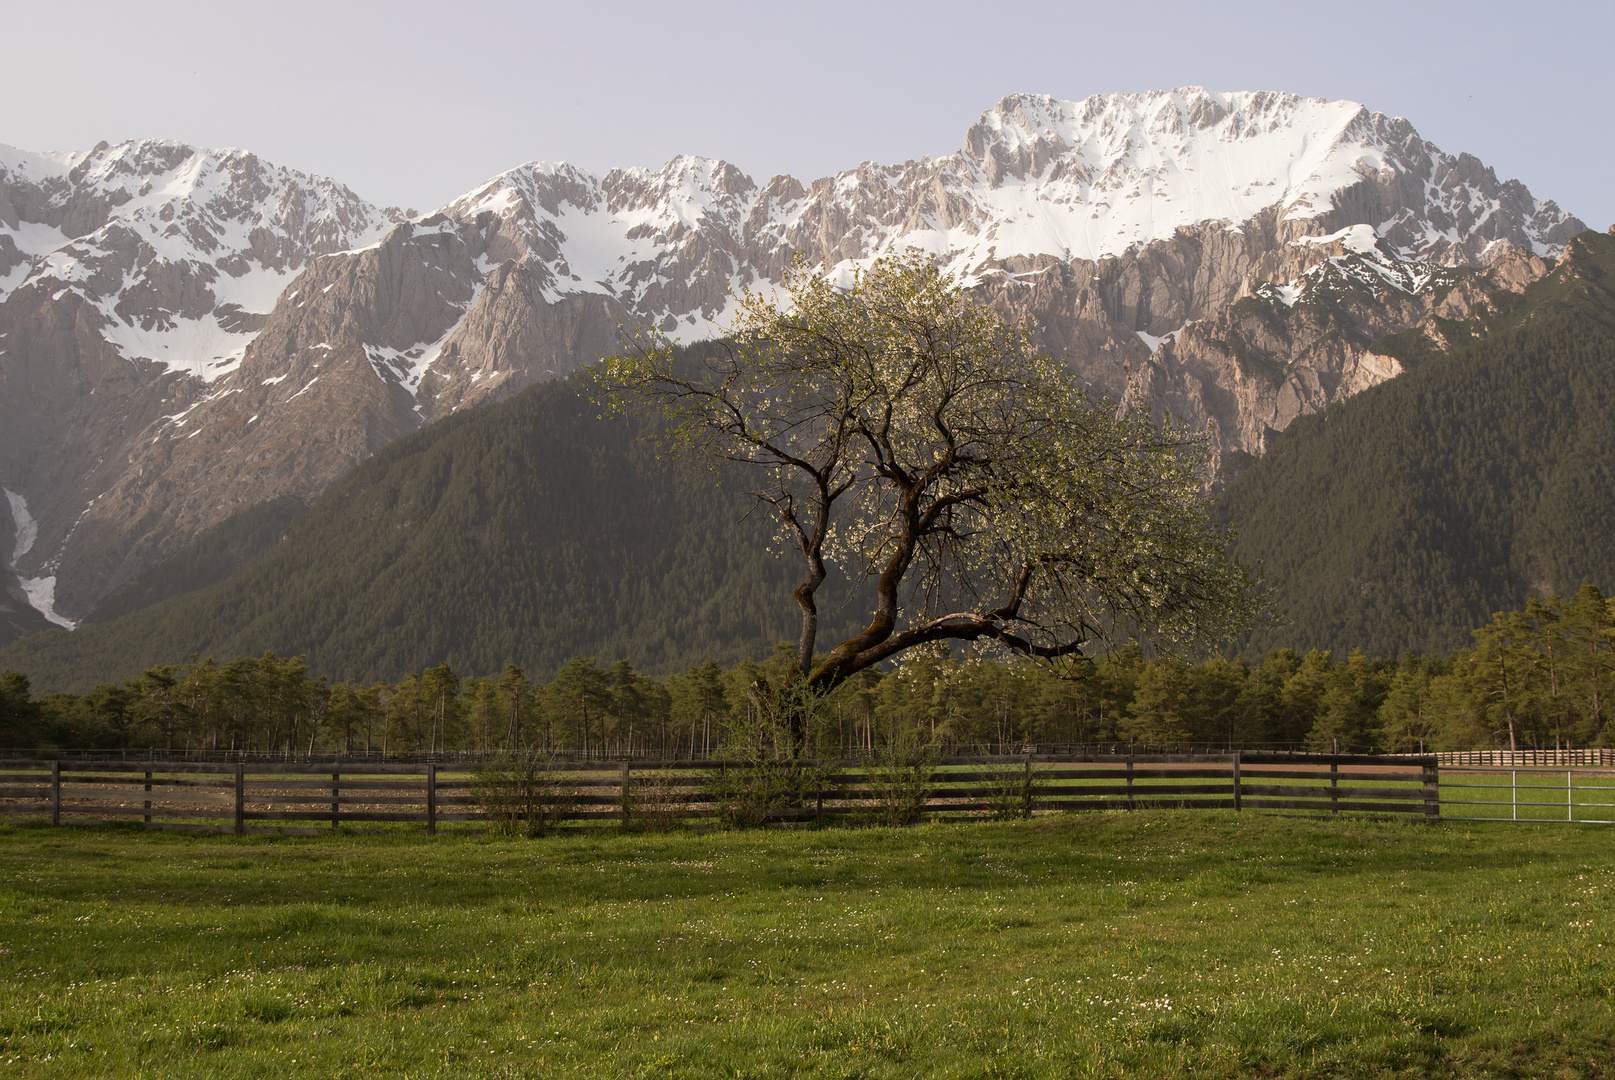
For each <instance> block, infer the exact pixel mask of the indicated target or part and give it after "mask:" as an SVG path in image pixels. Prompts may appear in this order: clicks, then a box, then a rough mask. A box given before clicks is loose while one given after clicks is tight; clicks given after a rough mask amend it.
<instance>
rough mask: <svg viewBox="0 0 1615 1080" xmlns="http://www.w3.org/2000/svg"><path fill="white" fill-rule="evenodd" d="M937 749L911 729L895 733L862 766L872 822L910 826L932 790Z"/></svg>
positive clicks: (933, 788)
mask: <svg viewBox="0 0 1615 1080" xmlns="http://www.w3.org/2000/svg"><path fill="white" fill-rule="evenodd" d="M939 756H940V755H939V753H938V748H937V746H936V745H935V744H934V743H927V742H924V741H923V736H922V735H921V734H920V733H919V732H918V731H914V730H912V729H910V730H906V731H898V732H895V733H894V734H893V735H892V737H891V738H889V739H888V740H887V741H886V742H885V743H884V744H883V745H882V746H881V747H880V749H879V750H878V751H877V752H876V753H875V756H874V757H873V758H871V759H870V760H869V761H868V763H867V764H866V765H865V766H864V777H865V783H866V784H867V785H868V787H869V795H870V802H871V803H872V806H871V808H870V813H869V816H868V821H869V823H870V824H873V825H886V826H898V825H912V824H914V823H915V822H917V821H919V820H920V819H921V818H922V817H923V816H924V814H925V808H926V806H927V804H929V802H930V801H931V796H932V794H933V793H934V792H935V791H936V783H935V782H934V781H933V779H932V777H933V776H934V774H935V773H936V765H937V759H938V757H939Z"/></svg>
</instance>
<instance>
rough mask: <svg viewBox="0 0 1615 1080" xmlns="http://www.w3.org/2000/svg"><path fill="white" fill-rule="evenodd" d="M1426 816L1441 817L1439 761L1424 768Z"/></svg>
mask: <svg viewBox="0 0 1615 1080" xmlns="http://www.w3.org/2000/svg"><path fill="white" fill-rule="evenodd" d="M1424 816H1425V817H1434V818H1438V817H1440V816H1441V764H1440V762H1439V761H1438V760H1432V761H1430V762H1429V763H1428V764H1427V765H1425V767H1424Z"/></svg>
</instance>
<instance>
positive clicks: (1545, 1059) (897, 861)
mask: <svg viewBox="0 0 1615 1080" xmlns="http://www.w3.org/2000/svg"><path fill="white" fill-rule="evenodd" d="M1612 929H1615V829H1611V828H1610V827H1607V826H1604V827H1598V826H1588V827H1580V826H1564V827H1552V828H1549V827H1540V826H1512V825H1460V824H1452V823H1441V824H1427V823H1424V822H1420V821H1406V822H1392V823H1382V822H1374V821H1365V820H1339V821H1316V820H1296V819H1287V818H1277V817H1264V816H1259V815H1255V814H1243V815H1235V814H1233V813H1231V812H1200V813H1193V812H1164V811H1144V812H1139V813H1135V814H1119V813H1116V814H1108V813H1093V814H1068V815H1053V816H1048V817H1041V818H1038V819H1034V820H1032V821H1030V822H1009V823H982V824H963V825H929V826H923V827H919V828H914V829H907V830H884V829H868V830H861V831H860V830H840V829H827V830H822V831H800V832H774V831H770V832H762V833H758V832H753V833H717V834H705V835H689V834H677V833H675V834H666V835H649V836H622V835H601V836H587V837H565V838H550V839H540V840H514V839H500V838H493V837H488V838H471V837H463V836H460V837H454V836H439V837H437V838H435V839H428V838H425V837H421V836H418V835H406V834H401V833H400V834H392V835H388V834H381V835H365V836H354V835H344V834H340V833H339V834H335V835H331V836H321V837H313V838H301V837H299V838H268V837H242V838H238V837H229V836H187V835H176V834H161V833H146V832H141V831H138V830H107V829H51V828H48V827H35V826H11V827H4V828H0V1075H8V1076H41V1077H43V1076H75V1077H78V1076H115V1077H190V1076H197V1077H202V1076H206V1077H238V1076H239V1077H246V1076H266V1077H267V1076H274V1077H282V1076H309V1077H356V1078H357V1077H376V1076H409V1077H438V1076H441V1077H459V1076H488V1077H504V1076H523V1077H565V1076H611V1077H617V1076H627V1077H634V1076H643V1077H681V1076H688V1077H720V1076H721V1077H737V1076H740V1077H787V1076H823V1077H845V1078H853V1077H869V1078H876V1077H894V1078H896V1077H928V1078H929V1077H999V1076H1004V1077H1013V1076H1026V1077H1036V1076H1123V1075H1125V1076H1139V1077H1150V1076H1183V1077H1221V1076H1228V1077H1235V1076H1251V1075H1260V1076H1455V1077H1456V1076H1463V1077H1469V1076H1498V1077H1505V1076H1506V1077H1524V1076H1542V1077H1565V1078H1570V1077H1594V1076H1609V1075H1615V1065H1612V1062H1615V997H1612V993H1611V991H1612V987H1615V934H1612Z"/></svg>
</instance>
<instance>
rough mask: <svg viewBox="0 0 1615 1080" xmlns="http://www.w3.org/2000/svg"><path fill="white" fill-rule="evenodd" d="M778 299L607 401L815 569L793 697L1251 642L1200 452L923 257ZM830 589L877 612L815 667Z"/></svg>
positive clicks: (618, 368) (791, 286)
mask: <svg viewBox="0 0 1615 1080" xmlns="http://www.w3.org/2000/svg"><path fill="white" fill-rule="evenodd" d="M784 286H785V292H786V294H787V297H788V301H789V303H788V306H781V305H780V304H779V303H778V302H776V301H775V300H774V299H772V298H770V297H766V296H762V295H758V294H753V293H747V294H746V295H745V296H744V297H742V298H741V300H740V301H739V305H738V315H737V317H736V319H735V322H734V324H733V326H732V327H731V334H730V337H729V339H728V340H727V341H726V342H725V343H724V344H722V345H720V346H719V347H717V348H716V349H714V350H709V351H708V355H707V357H706V358H705V359H703V360H700V361H697V362H695V363H693V364H691V363H688V362H685V361H684V359H683V358H682V356H681V354H679V353H678V352H677V350H675V349H674V348H673V347H672V346H671V344H670V343H668V342H667V341H666V340H664V339H661V338H659V337H657V336H655V335H654V334H652V335H651V336H650V337H648V338H643V337H642V338H638V339H636V343H635V347H634V348H633V349H631V350H630V351H629V352H628V353H627V354H626V355H622V356H619V357H616V358H613V359H612V360H611V361H609V362H608V363H607V364H606V365H605V367H604V375H603V380H604V386H605V388H606V390H607V392H608V394H609V400H610V401H611V402H612V403H613V404H614V405H615V406H616V407H618V408H619V409H635V408H640V407H643V406H644V405H645V404H646V403H647V402H648V403H651V404H653V405H654V406H656V407H659V408H660V409H662V410H663V411H664V412H665V413H666V414H667V416H668V417H669V419H670V421H671V422H670V426H669V430H670V433H671V445H672V446H673V447H674V448H675V449H676V450H677V451H679V452H681V453H685V452H693V453H697V454H699V455H702V456H704V457H705V458H706V459H708V460H712V461H730V462H738V463H741V464H742V465H743V466H746V467H749V468H750V470H751V474H752V475H753V476H755V477H756V479H757V484H756V486H755V487H754V488H753V489H752V490H751V491H750V495H751V496H752V497H753V498H754V499H755V500H756V502H757V505H758V506H760V507H766V508H767V510H768V511H769V512H770V513H771V514H772V515H773V517H774V519H775V522H776V525H777V535H776V541H777V543H779V544H780V545H781V546H782V548H783V549H784V550H789V551H792V552H794V553H795V554H796V555H797V556H799V557H800V559H801V560H802V565H803V568H804V576H803V578H802V580H801V582H800V583H799V584H798V585H797V586H796V588H795V590H794V592H793V596H794V598H795V600H796V603H797V605H798V607H799V609H800V612H801V633H800V636H799V638H798V641H797V646H796V651H795V653H796V655H795V664H794V666H793V668H792V669H791V672H790V674H789V676H788V677H787V679H786V683H787V687H789V686H790V685H791V684H793V683H795V684H799V685H800V686H802V687H804V688H805V689H806V691H807V692H809V693H810V694H813V695H820V696H822V695H824V694H827V693H828V692H830V691H832V690H834V689H835V688H836V687H837V686H839V685H840V684H841V683H842V682H844V681H845V680H846V679H848V678H849V677H851V676H852V675H854V674H856V673H857V672H859V671H862V670H864V669H866V668H869V667H871V666H873V665H875V664H878V663H880V662H881V661H883V660H887V659H889V658H891V657H894V656H897V655H898V654H900V653H902V652H903V651H905V650H907V649H911V648H914V647H915V646H918V645H924V644H928V643H933V642H942V641H950V640H958V641H965V642H971V643H975V644H977V645H979V646H985V647H989V648H996V649H998V650H1001V651H1004V652H1008V653H1014V654H1021V655H1024V656H1030V657H1034V658H1037V659H1040V660H1044V661H1054V660H1058V659H1060V658H1070V657H1075V656H1079V655H1081V654H1083V653H1084V651H1085V650H1090V649H1092V648H1093V647H1095V646H1096V645H1106V644H1110V643H1114V642H1119V641H1122V640H1126V639H1130V638H1135V637H1148V638H1150V639H1152V640H1153V641H1154V642H1155V643H1156V644H1157V645H1159V646H1163V647H1173V646H1181V645H1185V644H1192V645H1201V646H1205V645H1211V644H1214V643H1217V642H1220V641H1222V640H1224V639H1226V638H1227V637H1229V636H1231V635H1232V633H1234V632H1235V631H1237V630H1238V629H1240V628H1241V627H1243V626H1245V625H1247V624H1248V623H1249V622H1250V621H1251V620H1252V619H1253V617H1254V616H1255V614H1256V613H1257V611H1258V608H1259V598H1258V596H1257V594H1256V591H1255V590H1254V589H1253V587H1252V583H1251V580H1250V577H1249V575H1248V574H1247V573H1246V571H1245V569H1244V568H1243V567H1242V566H1240V565H1239V564H1238V563H1237V562H1236V561H1234V560H1233V559H1232V558H1231V557H1230V556H1229V555H1228V554H1227V545H1228V541H1229V539H1230V538H1229V536H1228V535H1227V533H1226V532H1225V531H1224V530H1222V529H1220V528H1219V527H1217V526H1215V525H1214V524H1213V523H1212V521H1211V518H1210V516H1209V514H1208V512H1207V506H1206V504H1205V501H1204V499H1203V498H1202V495H1201V486H1202V485H1201V478H1202V476H1203V474H1204V469H1205V467H1206V465H1207V462H1208V454H1209V452H1210V443H1209V441H1208V439H1207V438H1206V433H1204V432H1194V431H1191V430H1189V429H1188V428H1186V427H1183V426H1180V425H1177V424H1171V423H1169V424H1167V425H1165V426H1161V425H1158V424H1157V423H1156V422H1155V421H1154V419H1153V417H1151V416H1150V415H1148V413H1147V411H1140V410H1136V409H1124V408H1121V407H1118V406H1117V405H1116V404H1115V403H1113V402H1109V401H1092V400H1090V399H1089V398H1088V396H1087V394H1086V393H1085V392H1084V391H1083V389H1082V388H1081V386H1080V385H1079V384H1078V383H1077V381H1076V378H1075V376H1074V375H1073V374H1072V373H1071V372H1070V371H1069V370H1068V369H1066V368H1065V367H1064V366H1063V365H1062V364H1060V363H1059V362H1057V361H1056V360H1053V359H1051V358H1049V357H1046V356H1043V355H1041V354H1039V353H1038V352H1037V351H1036V350H1035V349H1034V348H1033V347H1032V345H1031V342H1030V337H1029V334H1028V332H1027V331H1026V329H1025V328H1024V327H1012V326H1009V325H1006V324H1005V322H1004V321H1003V319H1002V318H1001V317H1000V316H999V315H998V314H997V313H995V312H994V311H992V310H991V309H988V308H986V307H982V306H979V305H977V304H975V303H974V302H972V301H971V299H970V298H969V296H968V295H967V294H966V292H965V290H964V289H963V287H962V286H961V285H960V284H959V283H957V282H956V281H954V280H952V279H951V278H950V277H948V276H947V275H945V274H943V273H941V272H940V271H939V270H937V268H936V267H935V266H934V265H932V263H931V262H930V260H929V259H928V257H926V256H924V255H922V254H918V253H916V254H911V255H907V256H893V257H888V258H885V259H881V260H879V261H877V262H876V263H875V264H874V265H873V266H871V267H870V268H869V269H868V270H867V271H854V272H853V273H852V275H851V278H850V281H849V282H848V283H847V284H845V285H839V284H837V283H835V282H833V281H831V280H830V279H829V278H828V277H825V276H822V275H819V274H816V273H813V272H811V271H810V270H809V268H808V267H806V265H805V264H803V263H800V262H798V263H797V264H795V265H794V266H793V267H792V268H791V269H790V270H789V271H788V272H787V274H786V277H785V283H784ZM832 569H839V570H841V571H842V572H843V573H846V574H848V575H849V576H852V577H854V578H856V577H861V576H867V577H870V578H873V579H874V582H875V595H876V599H875V605H874V610H873V612H872V613H871V615H870V617H869V620H868V622H867V624H866V626H865V627H864V629H863V630H862V632H860V633H858V634H855V635H854V636H852V637H850V638H848V639H846V640H845V641H842V642H840V643H838V644H836V645H835V646H834V647H833V648H831V649H830V650H829V651H828V653H826V654H825V655H824V656H823V657H818V656H817V655H816V652H815V650H816V648H817V646H818V640H817V639H818V628H819V606H820V604H819V600H820V597H819V592H820V590H821V588H822V587H823V586H824V583H825V581H826V580H827V579H828V578H829V576H830V571H831V570H832ZM795 715H796V717H797V720H796V721H795V723H796V724H797V725H800V723H801V720H800V716H801V713H800V712H798V713H796V714H795ZM794 733H795V735H796V736H797V738H798V740H799V739H800V737H801V734H802V732H801V729H800V726H797V728H796V730H795V732H794Z"/></svg>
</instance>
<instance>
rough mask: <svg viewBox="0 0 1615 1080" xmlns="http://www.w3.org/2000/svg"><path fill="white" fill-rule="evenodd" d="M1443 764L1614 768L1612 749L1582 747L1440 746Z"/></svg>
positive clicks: (1508, 767)
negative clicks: (1490, 747) (1443, 748)
mask: <svg viewBox="0 0 1615 1080" xmlns="http://www.w3.org/2000/svg"><path fill="white" fill-rule="evenodd" d="M1434 756H1435V758H1436V760H1437V761H1438V762H1439V763H1440V764H1441V765H1443V766H1449V765H1478V766H1482V767H1487V768H1503V769H1586V768H1594V769H1596V768H1615V750H1612V749H1610V748H1608V747H1597V746H1590V747H1582V748H1579V749H1574V750H1571V749H1562V748H1561V749H1558V750H1441V751H1438V752H1437V753H1436V754H1435V755H1434Z"/></svg>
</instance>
